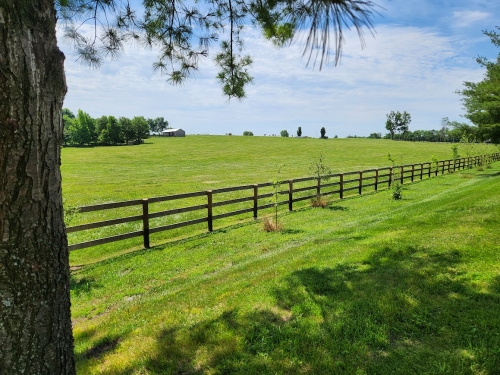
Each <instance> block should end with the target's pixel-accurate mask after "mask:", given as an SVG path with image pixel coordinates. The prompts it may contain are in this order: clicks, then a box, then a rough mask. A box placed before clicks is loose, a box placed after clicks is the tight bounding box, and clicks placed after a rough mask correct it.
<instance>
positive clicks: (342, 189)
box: [339, 173, 344, 199]
mask: <svg viewBox="0 0 500 375" xmlns="http://www.w3.org/2000/svg"><path fill="white" fill-rule="evenodd" d="M339 177H340V181H339V187H340V189H339V194H340V199H342V198H344V174H343V173H341V174H340V176H339Z"/></svg>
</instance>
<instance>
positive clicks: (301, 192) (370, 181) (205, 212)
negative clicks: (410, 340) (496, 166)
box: [66, 153, 500, 251]
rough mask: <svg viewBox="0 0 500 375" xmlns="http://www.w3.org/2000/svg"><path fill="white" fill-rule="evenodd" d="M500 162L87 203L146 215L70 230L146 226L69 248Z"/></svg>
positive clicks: (441, 164) (448, 163)
mask: <svg viewBox="0 0 500 375" xmlns="http://www.w3.org/2000/svg"><path fill="white" fill-rule="evenodd" d="M498 160H500V153H494V154H491V155H484V156H475V157H470V158H460V159H455V160H441V161H438V162H437V163H434V164H433V163H431V162H426V163H417V164H407V165H400V166H396V167H385V168H377V169H369V170H363V171H356V172H347V173H338V174H332V175H329V176H325V177H326V178H324V179H323V180H324V182H323V183H322V181H321V179H319V180H318V179H317V178H315V177H305V178H298V179H294V180H288V181H282V182H280V186H285V187H287V189H285V190H281V189H280V190H279V195H280V196H283V195H285V196H287V199H286V200H282V201H278V202H276V203H275V202H272V203H266V204H261V203H262V200H264V199H269V198H272V197H273V193H272V192H271V193H264V194H259V190H260V189H263V188H266V187H267V188H269V187H271V186H273V184H272V183H263V184H253V185H243V186H235V187H228V188H221V189H213V190H207V191H197V192H192V193H184V194H176V195H169V196H165V197H155V198H146V199H136V200H131V201H123V202H114V203H104V204H98V205H93V206H83V207H79V208H78V209H77V212H79V213H85V212H95V211H103V210H112V209H117V208H122V207H130V206H140V207H142V213H141V214H140V215H134V216H127V217H121V218H117V219H112V220H105V221H99V222H93V223H88V224H81V225H76V226H71V227H68V228H66V231H67V233H74V232H81V231H87V230H90V229H95V228H102V227H108V226H113V225H118V224H123V223H130V222H141V221H142V229H141V230H138V231H133V232H129V233H124V234H119V235H115V236H109V237H105V238H99V239H96V240H92V241H86V242H81V243H76V244H72V245H70V246H69V250H70V251H72V250H78V249H83V248H87V247H91V246H97V245H102V244H106V243H110V242H115V241H120V240H125V239H129V238H134V237H142V238H143V244H144V247H145V248H149V247H150V235H151V234H153V233H158V232H163V231H168V230H172V229H176V228H181V227H185V226H190V225H195V224H200V223H207V229H208V231H212V230H213V224H214V221H215V220H219V219H223V218H227V217H231V216H236V215H243V214H248V213H251V214H252V215H253V218H254V219H257V217H258V213H259V211H260V210H264V209H268V208H271V207H274V206H275V204H278V205H288V210H289V211H292V210H293V205H294V203H297V202H300V201H304V200H310V199H312V198H314V197H316V196H317V195H318V194H321V195H336V194H338V197H339V198H340V199H343V198H344V197H345V196H346V193H347V194H348V193H349V192H353V191H355V194H362V193H363V190H365V191H366V190H367V188H370V189H369V191H377V190H378V189H379V188H385V187H387V188H389V187H390V186H391V184H392V183H393V181H394V180H395V179H399V181H400V183H401V184H404V183H405V182H408V180H409V181H411V182H413V181H415V180H422V179H423V178H424V177H426V178H430V177H431V176H437V175H438V174H444V173H452V172H455V171H457V170H463V169H465V168H472V167H475V166H478V165H482V164H485V163H486V164H489V163H492V162H494V161H498ZM310 181H314V182H315V184H314V185H309V186H302V187H297V185H301V184H303V183H307V182H310ZM235 191H243V192H248V195H246V196H244V197H241V198H236V199H229V200H223V201H217V202H215V200H214V197H216V196H218V195H219V194H223V193H228V192H235ZM195 197H206V203H203V204H198V205H191V206H188V207H181V208H175V209H168V210H163V211H158V212H150V205H151V204H153V203H158V202H167V201H178V200H185V199H188V198H195ZM244 202H249V203H250V204H249V205H248V207H246V208H243V209H238V210H234V211H229V212H224V213H220V214H214V209H216V208H217V207H221V206H227V205H234V204H240V203H244ZM199 211H202V216H200V217H198V218H195V219H192V220H187V221H180V222H176V223H173V224H168V225H161V226H157V227H154V228H151V227H150V221H151V220H152V219H155V218H160V217H165V216H170V215H176V214H180V213H187V212H199Z"/></svg>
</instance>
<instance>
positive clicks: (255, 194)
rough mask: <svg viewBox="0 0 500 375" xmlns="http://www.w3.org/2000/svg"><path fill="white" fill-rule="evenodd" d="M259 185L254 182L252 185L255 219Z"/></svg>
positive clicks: (255, 216)
mask: <svg viewBox="0 0 500 375" xmlns="http://www.w3.org/2000/svg"><path fill="white" fill-rule="evenodd" d="M258 197H259V185H258V184H255V185H254V186H253V218H254V219H257V211H258V210H259V208H258V207H259V202H258V199H259V198H258Z"/></svg>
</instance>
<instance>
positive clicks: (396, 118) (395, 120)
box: [385, 111, 411, 139]
mask: <svg viewBox="0 0 500 375" xmlns="http://www.w3.org/2000/svg"><path fill="white" fill-rule="evenodd" d="M410 122H411V116H410V114H409V113H408V112H406V111H404V112H403V113H401V112H399V111H397V112H394V111H391V113H389V114H387V121H386V122H385V128H386V129H387V130H388V131H389V133H390V134H391V139H394V134H395V133H396V131H398V132H399V133H400V137H399V138H400V139H403V138H404V135H405V133H406V132H407V131H408V129H409V125H410Z"/></svg>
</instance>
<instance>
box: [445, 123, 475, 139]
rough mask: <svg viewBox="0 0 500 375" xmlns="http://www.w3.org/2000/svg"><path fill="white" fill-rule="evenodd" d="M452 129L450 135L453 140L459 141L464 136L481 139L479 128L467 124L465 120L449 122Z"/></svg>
mask: <svg viewBox="0 0 500 375" xmlns="http://www.w3.org/2000/svg"><path fill="white" fill-rule="evenodd" d="M449 126H450V128H451V130H449V132H448V133H449V136H450V137H451V138H452V141H453V142H459V141H460V140H461V139H462V137H463V136H465V137H466V138H469V139H480V138H481V137H480V134H479V128H478V127H477V126H474V125H469V124H466V123H465V122H458V121H451V122H450V123H449Z"/></svg>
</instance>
